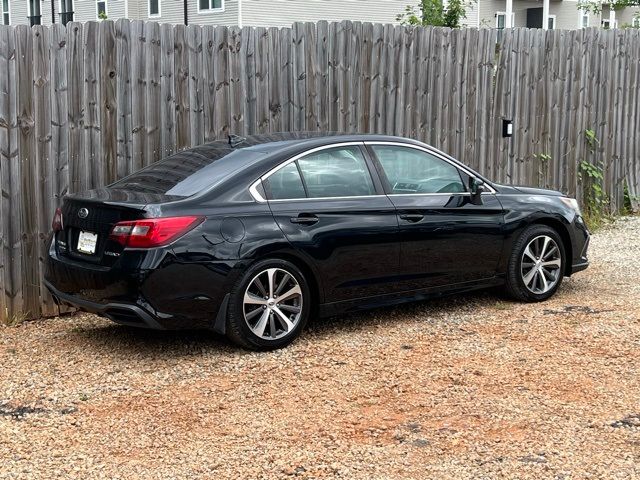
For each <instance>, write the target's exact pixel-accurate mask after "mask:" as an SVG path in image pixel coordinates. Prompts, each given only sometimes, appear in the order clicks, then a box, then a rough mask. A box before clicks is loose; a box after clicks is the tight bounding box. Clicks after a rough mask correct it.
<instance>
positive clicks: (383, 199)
mask: <svg viewBox="0 0 640 480" xmlns="http://www.w3.org/2000/svg"><path fill="white" fill-rule="evenodd" d="M371 169H372V166H371V165H370V163H369V162H368V160H367V159H366V158H365V150H364V148H363V146H362V145H361V144H345V145H342V146H334V147H332V148H321V149H314V150H313V151H310V152H308V153H306V154H304V155H301V156H299V157H296V158H295V159H291V160H289V161H288V162H285V163H284V164H283V165H282V166H281V167H280V168H279V169H278V170H276V171H274V172H272V173H270V174H269V175H268V177H266V178H263V186H264V189H265V192H266V194H267V197H268V202H269V206H270V208H271V211H272V212H273V215H274V217H275V219H276V221H277V223H278V225H279V226H280V228H281V229H282V231H283V232H284V234H285V236H286V237H287V239H288V240H289V242H290V243H291V244H292V245H293V246H294V247H295V248H296V249H298V250H300V251H301V252H304V255H305V256H306V257H307V258H308V259H310V261H312V262H313V263H314V266H315V268H316V270H317V271H318V272H319V273H320V275H321V277H322V278H321V280H322V285H323V287H324V296H325V298H324V301H325V302H337V301H344V300H351V299H356V298H363V297H371V296H376V295H381V294H384V293H389V292H390V290H392V289H393V279H394V276H395V275H396V274H397V273H398V267H399V262H400V246H399V245H400V244H399V242H398V221H397V218H396V211H395V207H394V205H393V203H392V202H391V201H390V200H389V198H388V197H387V196H386V195H385V194H384V192H383V191H382V187H381V185H380V182H379V180H377V178H376V177H375V176H373V177H372V175H371ZM374 179H375V180H374Z"/></svg>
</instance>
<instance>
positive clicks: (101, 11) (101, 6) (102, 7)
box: [96, 0, 107, 20]
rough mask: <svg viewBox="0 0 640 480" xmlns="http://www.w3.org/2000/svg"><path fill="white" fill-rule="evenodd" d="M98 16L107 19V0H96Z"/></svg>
mask: <svg viewBox="0 0 640 480" xmlns="http://www.w3.org/2000/svg"><path fill="white" fill-rule="evenodd" d="M96 16H97V18H98V20H106V19H107V0H98V1H97V2H96Z"/></svg>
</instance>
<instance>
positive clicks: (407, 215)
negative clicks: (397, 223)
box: [400, 213, 424, 223]
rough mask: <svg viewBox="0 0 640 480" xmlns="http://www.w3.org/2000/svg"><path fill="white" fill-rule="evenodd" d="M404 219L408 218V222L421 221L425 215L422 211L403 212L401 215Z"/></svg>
mask: <svg viewBox="0 0 640 480" xmlns="http://www.w3.org/2000/svg"><path fill="white" fill-rule="evenodd" d="M400 218H401V219H402V220H406V221H407V222H414V223H415V222H419V221H420V220H422V219H423V218H424V215H422V214H421V213H403V214H402V215H400Z"/></svg>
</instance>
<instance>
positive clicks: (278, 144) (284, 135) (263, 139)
mask: <svg viewBox="0 0 640 480" xmlns="http://www.w3.org/2000/svg"><path fill="white" fill-rule="evenodd" d="M235 138H236V139H237V142H238V143H237V144H236V146H235V147H232V146H231V145H230V144H229V140H216V141H213V142H208V143H205V144H203V145H201V146H200V147H195V148H196V149H203V150H205V149H206V150H209V149H211V148H215V149H229V150H232V149H240V148H246V149H248V150H256V151H260V152H264V153H271V152H274V151H278V150H282V149H286V148H287V147H293V146H297V145H304V146H308V145H310V144H314V145H327V144H331V143H337V142H366V141H398V142H403V143H418V142H415V141H413V140H409V139H407V138H401V137H394V136H390V135H376V134H354V133H341V132H278V133H265V134H259V135H248V136H246V137H244V138H243V137H235Z"/></svg>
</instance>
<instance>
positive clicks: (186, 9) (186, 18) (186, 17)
mask: <svg viewBox="0 0 640 480" xmlns="http://www.w3.org/2000/svg"><path fill="white" fill-rule="evenodd" d="M183 1H184V24H185V25H189V4H188V3H187V2H188V0H183Z"/></svg>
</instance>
